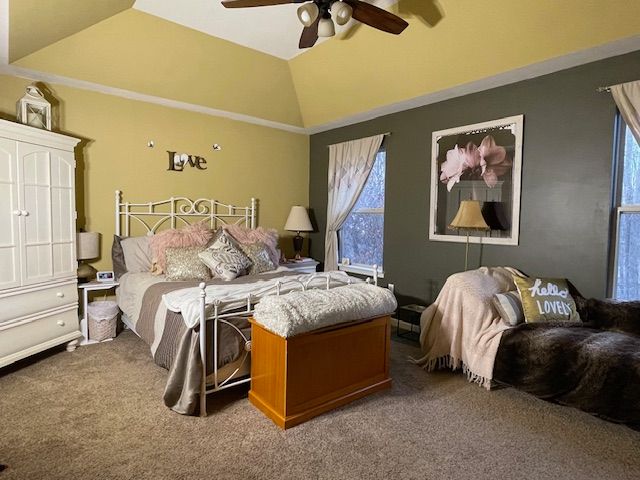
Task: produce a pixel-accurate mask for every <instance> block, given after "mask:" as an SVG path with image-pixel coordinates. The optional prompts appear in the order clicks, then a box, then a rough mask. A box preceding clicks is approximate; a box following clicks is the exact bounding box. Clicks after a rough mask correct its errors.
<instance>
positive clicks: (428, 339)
mask: <svg viewBox="0 0 640 480" xmlns="http://www.w3.org/2000/svg"><path fill="white" fill-rule="evenodd" d="M513 274H516V275H522V274H521V273H520V272H519V271H518V270H516V269H514V268H509V267H481V268H479V269H477V270H472V271H469V272H462V273H456V274H454V275H451V276H450V277H449V278H448V279H447V281H446V283H445V284H444V287H443V288H442V291H441V292H440V294H439V295H438V298H436V301H435V302H434V303H433V304H432V305H430V306H429V308H427V309H426V310H425V311H424V312H423V313H422V316H421V317H420V327H421V333H420V344H421V346H422V352H423V354H424V356H423V357H422V358H420V359H417V360H414V361H415V362H416V363H417V364H418V365H421V366H422V367H423V368H424V369H425V370H427V371H432V370H435V369H436V368H443V367H449V368H451V369H452V370H457V369H459V368H461V367H462V370H463V372H464V373H466V375H467V378H468V379H469V381H473V382H476V383H479V384H480V385H482V386H483V387H485V388H487V389H488V388H490V387H491V380H492V378H493V363H494V360H495V358H496V353H497V351H498V346H499V345H500V339H501V337H502V332H503V331H505V330H506V329H508V328H510V327H509V325H508V324H507V323H506V322H505V321H503V320H502V319H501V318H500V315H498V313H497V312H496V310H495V309H494V308H493V305H492V303H491V300H492V299H493V296H494V295H495V294H496V293H502V292H506V291H509V290H515V289H516V287H515V284H514V283H513Z"/></svg>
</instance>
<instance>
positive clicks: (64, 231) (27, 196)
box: [18, 143, 76, 285]
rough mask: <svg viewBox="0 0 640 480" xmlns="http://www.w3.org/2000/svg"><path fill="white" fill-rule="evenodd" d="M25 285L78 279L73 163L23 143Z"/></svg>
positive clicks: (60, 153)
mask: <svg viewBox="0 0 640 480" xmlns="http://www.w3.org/2000/svg"><path fill="white" fill-rule="evenodd" d="M18 161H19V165H20V167H21V168H20V183H19V184H20V186H21V192H20V204H21V214H22V215H21V219H22V225H21V233H22V284H23V285H29V284H33V283H39V282H45V281H48V280H51V279H55V278H61V277H69V276H73V275H75V271H76V264H75V257H76V255H75V206H74V205H75V198H74V197H75V193H74V180H75V178H74V177H75V171H74V159H73V154H72V153H71V152H64V151H61V150H55V149H51V148H45V147H41V146H38V145H32V144H26V143H19V144H18Z"/></svg>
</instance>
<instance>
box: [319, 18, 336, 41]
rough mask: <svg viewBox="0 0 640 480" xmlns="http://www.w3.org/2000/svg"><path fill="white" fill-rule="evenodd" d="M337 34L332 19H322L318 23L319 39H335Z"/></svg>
mask: <svg viewBox="0 0 640 480" xmlns="http://www.w3.org/2000/svg"><path fill="white" fill-rule="evenodd" d="M335 34H336V27H335V25H334V24H333V20H331V18H321V19H320V21H319V22H318V36H319V37H323V38H326V37H333V36H334V35H335Z"/></svg>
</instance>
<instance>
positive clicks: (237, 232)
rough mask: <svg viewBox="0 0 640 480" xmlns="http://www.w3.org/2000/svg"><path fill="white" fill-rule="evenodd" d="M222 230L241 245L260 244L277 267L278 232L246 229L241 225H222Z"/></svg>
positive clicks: (265, 229)
mask: <svg viewBox="0 0 640 480" xmlns="http://www.w3.org/2000/svg"><path fill="white" fill-rule="evenodd" d="M222 228H223V229H224V230H226V231H227V232H229V234H231V236H232V237H233V238H235V239H236V240H237V241H238V243H240V244H241V245H251V244H252V243H256V242H262V243H264V244H265V246H266V247H267V250H268V251H269V258H271V261H272V262H273V263H274V265H276V266H277V265H278V264H279V263H280V257H279V256H278V231H277V230H276V229H274V228H262V227H258V228H247V227H243V226H241V225H224V226H223V227H222Z"/></svg>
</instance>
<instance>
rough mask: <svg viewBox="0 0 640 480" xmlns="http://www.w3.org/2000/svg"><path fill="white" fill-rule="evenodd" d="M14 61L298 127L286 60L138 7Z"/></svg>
mask: <svg viewBox="0 0 640 480" xmlns="http://www.w3.org/2000/svg"><path fill="white" fill-rule="evenodd" d="M14 64H15V65H18V66H21V67H27V68H32V69H34V70H38V71H44V72H49V73H55V74H58V75H63V76H66V77H71V78H75V79H81V80H86V81H90V82H95V83H100V84H103V85H109V86H111V87H118V88H123V89H127V90H132V91H135V92H140V93H145V94H147V95H155V96H159V97H163V98H169V99H173V100H179V101H182V102H188V103H194V104H198V105H203V106H206V107H211V108H216V109H220V110H226V111H230V112H235V113H241V114H245V115H251V116H254V117H258V118H263V119H267V120H272V121H276V122H281V123H286V124H289V125H294V126H301V125H302V117H301V114H300V109H299V107H298V100H297V98H296V93H295V89H294V86H293V81H292V79H291V73H290V71H289V66H288V64H287V62H286V61H285V60H282V59H279V58H276V57H273V56H271V55H266V54H264V53H260V52H257V51H255V50H251V49H248V48H245V47H242V46H240V45H236V44H234V43H231V42H228V41H226V40H221V39H219V38H215V37H211V36H209V35H206V34H204V33H201V32H198V31H196V30H192V29H189V28H186V27H183V26H181V25H178V24H176V23H172V22H168V21H166V20H163V19H161V18H158V17H154V16H152V15H149V14H146V13H143V12H140V11H138V10H133V9H131V10H126V11H124V12H122V13H119V14H117V15H114V16H113V17H111V18H108V19H107V20H104V21H102V22H100V23H97V24H96V25H93V26H91V27H89V28H87V29H85V30H83V31H81V32H79V33H76V34H75V35H71V36H69V37H67V38H65V39H63V40H60V41H58V42H56V43H54V44H52V45H50V46H48V47H45V48H43V49H41V50H39V51H37V52H35V53H32V54H31V55H28V56H26V57H24V58H22V59H20V60H19V61H17V62H15V63H14Z"/></svg>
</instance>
